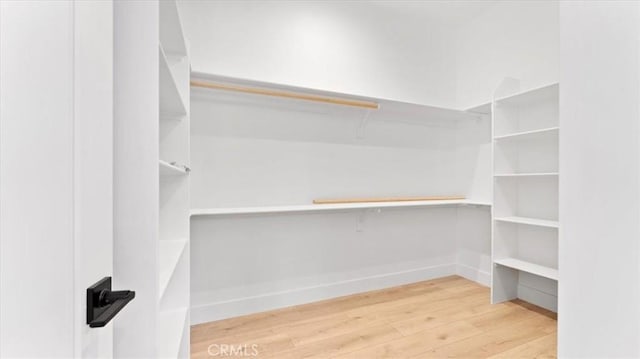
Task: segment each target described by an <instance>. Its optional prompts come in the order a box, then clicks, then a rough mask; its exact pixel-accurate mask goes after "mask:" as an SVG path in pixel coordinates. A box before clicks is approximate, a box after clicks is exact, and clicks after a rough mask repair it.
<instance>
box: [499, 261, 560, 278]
mask: <svg viewBox="0 0 640 359" xmlns="http://www.w3.org/2000/svg"><path fill="white" fill-rule="evenodd" d="M493 263H495V264H499V265H501V266H504V267H509V268H512V269H517V270H519V271H522V272H527V273H531V274H535V275H537V276H540V277H544V278H549V279H553V280H558V270H557V269H554V268H549V267H545V266H541V265H539V264H534V263H531V262H527V261H523V260H520V259H515V258H503V259H496V260H495V261H493Z"/></svg>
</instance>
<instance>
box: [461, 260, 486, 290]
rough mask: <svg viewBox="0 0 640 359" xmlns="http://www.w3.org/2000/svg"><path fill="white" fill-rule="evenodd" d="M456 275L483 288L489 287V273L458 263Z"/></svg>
mask: <svg viewBox="0 0 640 359" xmlns="http://www.w3.org/2000/svg"><path fill="white" fill-rule="evenodd" d="M456 274H457V275H459V276H461V277H463V278H466V279H468V280H472V281H474V282H476V283H479V284H482V285H484V286H485V287H490V286H491V273H489V272H484V271H481V270H479V269H478V268H473V267H470V266H468V265H465V264H460V263H458V264H456Z"/></svg>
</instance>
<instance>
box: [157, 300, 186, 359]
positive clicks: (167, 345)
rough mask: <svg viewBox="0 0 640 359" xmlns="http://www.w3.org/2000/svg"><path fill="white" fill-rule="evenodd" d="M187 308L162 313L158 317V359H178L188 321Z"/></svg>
mask: <svg viewBox="0 0 640 359" xmlns="http://www.w3.org/2000/svg"><path fill="white" fill-rule="evenodd" d="M187 314H188V311H187V308H183V309H176V310H172V311H166V312H162V313H160V315H159V317H158V327H159V329H160V330H159V331H158V332H159V333H160V334H159V336H158V358H177V357H178V356H179V354H180V346H181V344H182V340H183V333H184V326H185V323H186V321H187Z"/></svg>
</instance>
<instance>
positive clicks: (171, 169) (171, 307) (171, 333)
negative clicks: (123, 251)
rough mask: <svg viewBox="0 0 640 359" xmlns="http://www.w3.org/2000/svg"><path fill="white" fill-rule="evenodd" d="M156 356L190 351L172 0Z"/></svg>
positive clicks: (185, 180) (162, 83) (164, 71)
mask: <svg viewBox="0 0 640 359" xmlns="http://www.w3.org/2000/svg"><path fill="white" fill-rule="evenodd" d="M159 10H160V14H159V15H160V39H159V43H158V59H159V74H158V75H159V88H160V91H159V103H160V108H159V114H160V118H159V122H160V125H159V153H160V158H159V159H158V170H159V176H160V193H159V196H160V201H159V202H160V231H159V232H160V236H159V244H158V267H159V268H158V308H159V313H158V326H157V330H158V334H157V340H158V342H157V348H158V356H159V357H161V358H188V357H189V334H188V333H189V285H190V284H189V280H190V279H189V258H190V256H189V250H190V246H189V176H188V174H189V163H190V161H189V160H190V154H189V124H190V121H189V93H190V89H189V73H190V66H189V56H188V55H189V54H188V52H187V44H186V41H185V39H184V36H183V32H182V25H181V23H180V15H179V13H178V8H177V6H176V2H175V1H174V0H166V1H160V2H159Z"/></svg>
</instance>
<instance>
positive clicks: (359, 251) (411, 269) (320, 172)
mask: <svg viewBox="0 0 640 359" xmlns="http://www.w3.org/2000/svg"><path fill="white" fill-rule="evenodd" d="M191 99H192V102H191V104H192V106H191V110H192V127H191V131H192V137H191V149H192V151H191V152H192V162H191V167H192V172H191V175H190V179H191V185H192V196H191V199H192V207H193V208H219V207H244V206H269V205H274V206H277V205H287V204H289V205H304V204H310V203H312V200H313V199H317V198H336V197H358V196H360V197H368V196H416V195H447V194H449V195H455V194H462V195H467V194H469V195H470V196H471V198H473V199H474V200H489V199H490V198H491V196H490V192H489V191H490V187H488V186H487V184H490V181H487V179H486V178H485V179H483V180H480V181H478V183H475V184H474V183H471V182H473V181H472V179H474V178H475V176H476V175H477V174H478V172H479V173H481V174H485V175H486V176H487V177H488V178H490V175H491V174H490V168H489V167H490V166H489V164H490V158H486V160H487V161H486V163H484V164H482V163H478V159H482V158H483V156H482V155H481V154H480V152H482V151H481V150H480V149H481V148H482V147H483V146H486V144H487V142H488V137H489V136H490V126H489V125H490V124H489V121H488V120H486V119H485V120H479V119H476V118H473V117H471V116H470V117H468V118H464V119H460V120H451V119H447V120H443V119H441V118H431V119H428V118H419V121H416V120H418V119H416V117H419V116H418V115H416V112H419V111H417V109H416V108H413V109H412V111H407V113H403V112H394V111H392V110H390V109H389V106H387V107H383V108H384V109H382V110H379V111H376V112H375V113H374V114H371V115H370V116H371V118H370V121H369V123H368V124H367V126H366V128H365V130H364V131H363V133H362V134H363V136H362V137H361V138H359V137H358V136H357V133H358V131H357V128H358V125H359V124H360V123H361V120H362V118H363V116H364V111H363V110H361V109H357V110H354V109H352V108H344V107H336V106H327V105H324V104H322V105H319V104H309V103H304V102H302V103H301V102H300V101H286V100H274V99H271V98H266V99H265V98H263V97H255V96H247V95H233V94H228V93H215V95H213V93H212V92H211V91H207V92H205V93H202V91H194V93H193V94H192V98H191ZM423 112H424V110H423ZM459 140H460V141H464V146H460V145H459V143H458V141H459ZM461 148H462V150H459V149H461ZM480 162H482V161H480ZM461 167H464V168H461ZM480 167H485V168H483V169H482V168H480ZM483 184H484V185H483ZM459 211H460V212H459ZM363 213H365V217H364V221H363V223H362V224H361V225H358V224H357V222H358V218H360V216H361V215H362V214H363ZM458 213H461V214H460V216H461V217H462V218H464V220H465V222H464V226H465V229H464V232H463V233H464V237H465V238H464V241H458V238H459V237H458V235H459V234H460V233H458V231H457V220H458V218H459V217H458ZM488 215H489V210H488V208H487V207H482V208H465V209H461V210H459V209H458V208H456V207H449V208H430V209H393V210H383V211H382V212H381V213H377V212H376V211H371V210H369V211H348V212H345V213H322V214H317V213H316V214H276V215H251V216H248V215H247V216H229V217H194V218H192V221H191V224H192V232H191V233H192V236H191V238H192V263H191V264H192V271H191V273H192V293H193V294H192V305H193V312H192V320H193V323H198V322H203V321H211V320H216V319H221V318H224V317H229V316H235V315H242V314H247V313H252V312H256V311H261V310H268V309H273V308H278V307H283V306H288V305H294V304H300V303H305V302H311V301H317V300H322V299H326V298H331V297H335V296H340V295H346V294H350V293H354V292H359V291H366V290H373V289H379V288H383V287H389V286H394V285H400V284H404V283H409V282H415V281H420V280H426V279H430V278H434V277H438V276H444V275H452V274H456V273H458V267H457V265H456V264H457V259H458V258H457V257H456V253H457V252H456V250H457V248H458V244H460V247H461V248H464V250H465V252H464V255H463V256H462V257H461V258H462V259H463V260H464V263H465V266H464V267H463V268H462V270H461V272H460V274H464V275H467V276H468V277H470V278H474V279H477V280H479V281H482V282H484V283H487V282H488V274H487V273H488V267H487V265H488V262H487V259H488V255H483V253H482V252H483V251H486V253H487V254H488V248H486V247H487V244H488V243H489V238H490V231H489V218H488ZM461 233H462V232H461ZM476 243H478V244H477V245H476ZM239 264H240V265H239ZM220 273H224V275H219V274H220Z"/></svg>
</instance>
